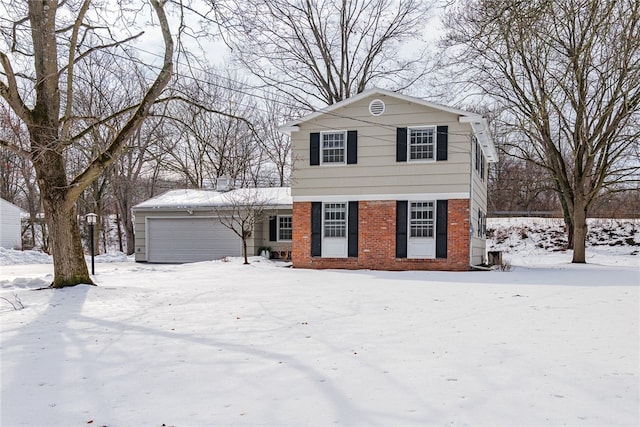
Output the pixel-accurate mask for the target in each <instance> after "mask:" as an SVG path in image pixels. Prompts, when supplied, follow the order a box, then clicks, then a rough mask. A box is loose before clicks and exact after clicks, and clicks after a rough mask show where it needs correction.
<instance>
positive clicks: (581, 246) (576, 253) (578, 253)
mask: <svg viewBox="0 0 640 427" xmlns="http://www.w3.org/2000/svg"><path fill="white" fill-rule="evenodd" d="M586 246H587V210H586V207H585V202H584V200H582V199H576V201H575V202H574V205H573V260H572V261H571V262H573V263H578V264H584V263H585V262H587V261H586Z"/></svg>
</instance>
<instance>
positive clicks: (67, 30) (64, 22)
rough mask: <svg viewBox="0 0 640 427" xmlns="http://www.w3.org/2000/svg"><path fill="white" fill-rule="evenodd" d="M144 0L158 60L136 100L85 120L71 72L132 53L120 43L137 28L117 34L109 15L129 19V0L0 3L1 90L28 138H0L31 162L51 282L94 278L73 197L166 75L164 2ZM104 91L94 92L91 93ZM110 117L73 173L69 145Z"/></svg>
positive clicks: (139, 117) (168, 40)
mask: <svg viewBox="0 0 640 427" xmlns="http://www.w3.org/2000/svg"><path fill="white" fill-rule="evenodd" d="M149 3H150V4H151V6H152V8H151V9H152V12H151V14H152V15H153V16H155V19H157V23H158V24H159V25H158V26H159V28H160V31H161V40H162V42H163V44H164V45H163V46H164V49H163V59H162V65H161V68H160V69H159V70H157V72H156V74H155V77H154V78H153V79H152V81H150V82H149V83H148V86H147V88H146V90H145V91H144V93H143V95H142V96H141V97H140V98H139V99H138V100H137V101H136V103H134V104H132V105H129V106H128V107H127V108H125V109H121V110H116V111H112V112H111V114H110V115H109V116H106V117H93V118H92V120H90V124H89V125H86V117H80V116H78V114H77V110H76V109H75V105H74V102H75V101H76V93H75V88H76V85H77V81H78V79H82V76H81V75H78V74H76V69H77V67H78V64H80V63H82V62H83V61H87V60H88V59H89V58H91V57H92V55H93V54H94V53H96V52H99V51H109V52H110V53H111V54H112V55H113V56H112V59H113V61H115V62H118V61H120V60H122V58H124V61H134V60H135V59H134V58H133V57H131V56H127V53H126V51H125V54H122V52H123V48H124V47H125V46H126V44H127V43H128V42H130V41H131V40H134V39H135V38H137V37H138V36H140V35H141V33H138V34H127V33H126V32H122V33H120V34H123V36H122V37H120V38H118V37H117V36H115V34H117V33H119V32H112V31H111V30H110V29H111V28H112V27H114V25H115V26H117V25H116V24H114V22H111V20H115V22H119V23H122V22H125V23H126V24H131V23H132V22H133V21H130V19H131V20H135V19H136V18H137V15H134V16H133V17H131V16H126V15H125V14H126V13H128V12H131V9H129V8H122V9H120V13H116V14H114V13H113V11H109V10H107V9H105V7H106V6H104V5H103V6H99V5H98V6H96V5H93V4H92V3H91V2H90V1H89V0H84V1H82V2H61V3H56V2H44V1H29V2H12V3H10V4H6V3H3V7H2V9H3V10H2V15H3V16H4V19H5V20H4V21H3V22H4V23H3V24H2V26H1V27H0V31H1V32H2V35H3V42H2V43H3V48H2V51H0V64H1V67H2V75H1V80H0V96H2V98H3V100H4V102H6V104H7V105H8V106H9V107H10V108H11V110H13V112H14V113H15V114H16V116H17V117H19V119H20V120H21V121H22V123H23V125H24V126H25V127H26V129H27V130H28V132H29V137H30V138H29V144H28V145H16V144H15V141H8V140H4V139H0V146H2V147H4V148H6V149H9V150H11V151H13V152H14V153H16V154H17V155H19V156H21V157H23V158H26V159H29V161H30V162H31V163H32V164H33V167H34V169H35V172H36V176H37V182H38V186H39V188H40V192H41V196H42V202H43V208H44V213H45V218H46V221H47V225H48V229H49V233H50V246H51V253H52V255H53V260H54V279H53V283H52V284H51V286H52V287H65V286H73V285H76V284H79V283H93V282H92V280H91V277H90V276H89V273H88V269H87V265H86V263H85V260H84V255H83V249H82V244H81V240H80V233H79V228H78V222H77V210H76V202H77V200H78V198H79V197H80V195H81V194H82V192H83V191H84V190H85V189H86V188H87V187H88V186H89V185H91V183H92V182H93V181H94V180H95V179H96V178H97V177H98V176H100V175H101V174H102V173H103V171H104V170H105V169H106V168H107V167H109V166H110V165H112V164H113V163H114V161H115V160H116V158H117V156H118V155H119V154H120V152H121V151H122V149H123V147H124V146H125V144H126V142H127V141H128V140H129V139H130V138H131V137H132V136H133V135H134V134H135V132H136V131H137V130H138V129H139V128H140V126H141V125H142V123H143V121H144V120H145V118H146V117H147V116H148V115H149V114H150V111H151V108H152V106H153V104H154V102H155V101H156V100H157V99H158V98H159V96H160V95H161V93H162V91H163V89H164V88H165V87H166V86H167V84H168V83H169V81H170V79H171V76H172V71H173V51H174V49H173V40H172V36H171V32H170V29H169V24H168V22H167V18H166V15H165V9H164V5H165V2H161V1H159V0H150V1H149ZM139 65H142V63H140V64H139ZM103 95H104V94H101V93H100V92H99V91H95V92H94V96H95V97H96V99H101V96H103ZM116 117H120V118H124V119H123V125H122V126H121V127H117V128H116V129H114V130H113V134H112V137H110V138H109V139H108V141H106V143H105V146H104V147H100V149H99V150H97V152H96V153H95V155H94V156H93V157H92V159H91V160H90V161H89V162H87V163H86V164H85V165H84V167H83V168H82V169H81V170H80V171H79V172H78V173H76V174H73V175H71V174H70V173H69V170H68V168H67V164H66V153H67V151H68V150H69V147H73V146H74V145H75V144H78V143H79V142H81V141H82V140H83V138H85V137H86V135H88V134H89V133H91V132H93V131H94V130H95V129H97V128H100V127H102V126H109V125H113V124H114V123H113V120H112V119H113V118H116Z"/></svg>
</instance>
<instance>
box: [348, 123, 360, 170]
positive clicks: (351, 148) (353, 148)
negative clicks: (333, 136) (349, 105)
mask: <svg viewBox="0 0 640 427" xmlns="http://www.w3.org/2000/svg"><path fill="white" fill-rule="evenodd" d="M356 163H358V131H357V130H350V131H348V132H347V164H348V165H355V164H356Z"/></svg>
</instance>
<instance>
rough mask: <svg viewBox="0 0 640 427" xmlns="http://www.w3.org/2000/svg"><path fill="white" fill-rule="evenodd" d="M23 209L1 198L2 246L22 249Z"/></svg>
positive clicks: (0, 239) (0, 226) (0, 230)
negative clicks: (21, 216)
mask: <svg viewBox="0 0 640 427" xmlns="http://www.w3.org/2000/svg"><path fill="white" fill-rule="evenodd" d="M22 212H23V210H22V209H20V208H19V207H17V206H16V205H14V204H13V203H9V202H7V201H6V200H4V199H0V247H2V248H7V249H22V233H21V227H20V214H21V213H22Z"/></svg>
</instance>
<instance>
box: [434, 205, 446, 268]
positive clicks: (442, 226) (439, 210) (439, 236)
mask: <svg viewBox="0 0 640 427" xmlns="http://www.w3.org/2000/svg"><path fill="white" fill-rule="evenodd" d="M448 210H449V202H448V201H447V200H438V201H437V202H436V258H446V257H447V224H448V223H449V221H448V219H447V215H448V212H447V211H448Z"/></svg>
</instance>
